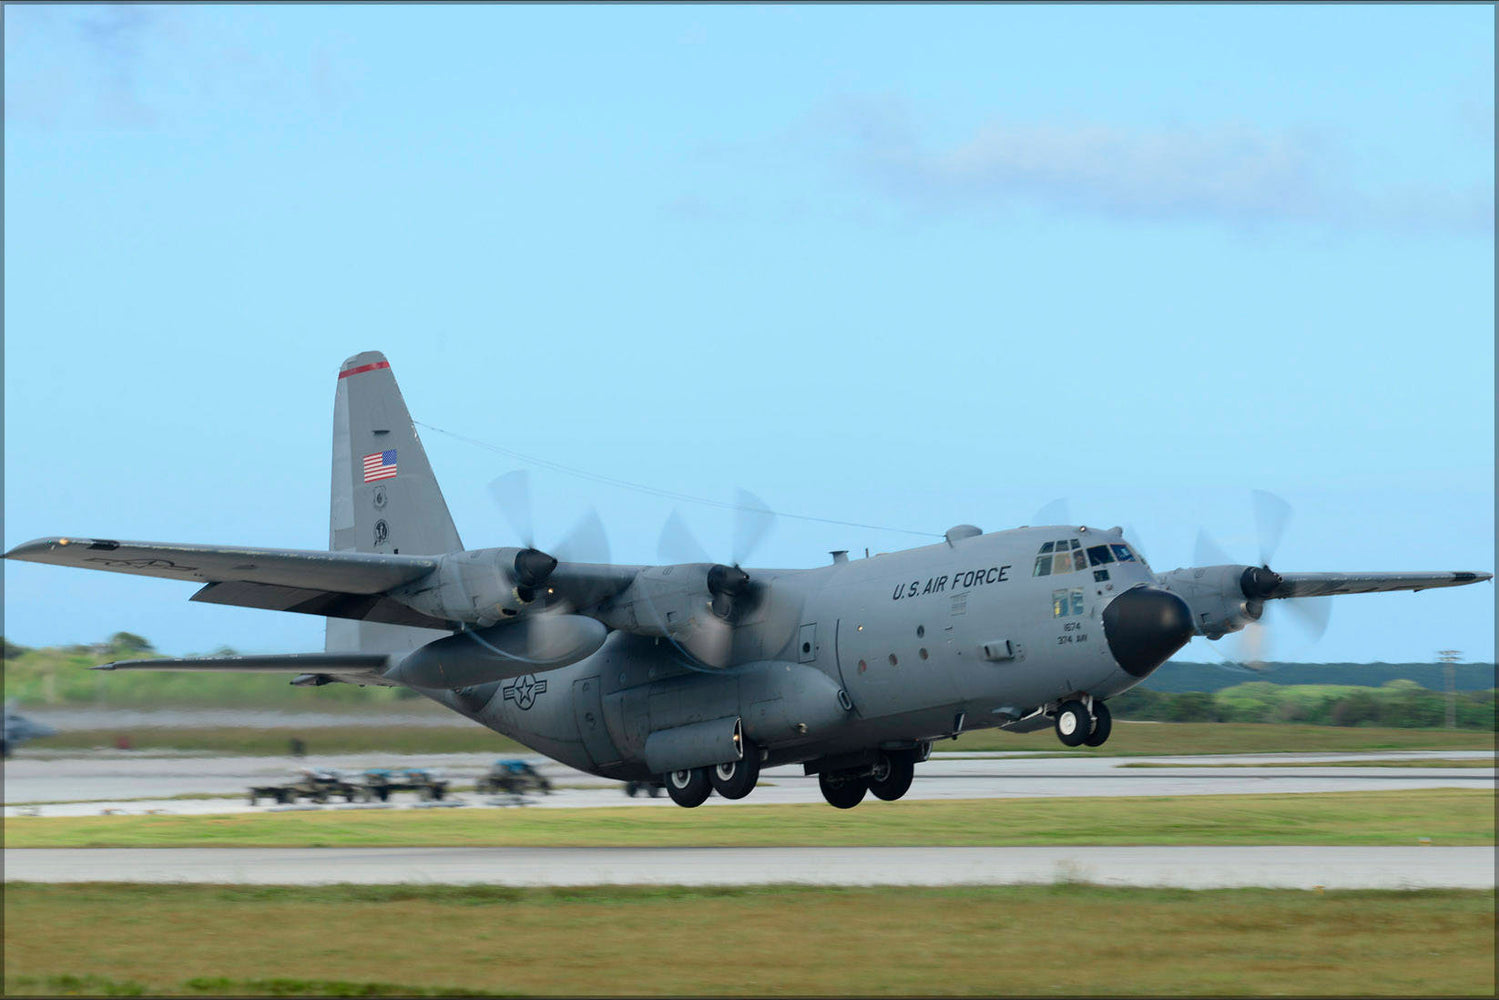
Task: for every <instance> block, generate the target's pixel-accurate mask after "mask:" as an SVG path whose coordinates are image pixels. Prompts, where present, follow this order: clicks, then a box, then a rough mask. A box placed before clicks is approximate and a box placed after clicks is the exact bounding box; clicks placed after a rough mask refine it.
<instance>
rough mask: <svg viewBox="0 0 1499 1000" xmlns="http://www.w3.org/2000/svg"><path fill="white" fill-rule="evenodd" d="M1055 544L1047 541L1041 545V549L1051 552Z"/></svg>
mask: <svg viewBox="0 0 1499 1000" xmlns="http://www.w3.org/2000/svg"><path fill="white" fill-rule="evenodd" d="M1053 544H1054V543H1053V542H1047V543H1046V544H1045V545H1043V546H1041V551H1042V552H1050V551H1051V547H1052V545H1053Z"/></svg>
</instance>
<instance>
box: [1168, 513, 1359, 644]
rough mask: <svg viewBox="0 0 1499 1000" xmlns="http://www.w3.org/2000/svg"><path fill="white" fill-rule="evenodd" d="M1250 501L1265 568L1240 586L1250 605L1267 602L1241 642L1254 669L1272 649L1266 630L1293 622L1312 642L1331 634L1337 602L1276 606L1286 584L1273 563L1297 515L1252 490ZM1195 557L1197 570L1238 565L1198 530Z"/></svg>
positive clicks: (1301, 600) (1251, 572) (1302, 600)
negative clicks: (1330, 623)
mask: <svg viewBox="0 0 1499 1000" xmlns="http://www.w3.org/2000/svg"><path fill="white" fill-rule="evenodd" d="M1250 502H1251V504H1252V506H1253V508H1254V522H1255V535H1256V537H1257V539H1258V542H1259V553H1260V565H1259V566H1252V567H1250V568H1249V569H1246V570H1245V571H1244V575H1243V576H1242V577H1241V578H1240V581H1239V585H1240V589H1242V590H1243V591H1244V596H1245V597H1246V598H1248V599H1249V600H1250V601H1251V602H1253V601H1260V602H1263V607H1264V611H1263V614H1262V616H1261V618H1260V619H1259V620H1258V621H1253V622H1250V623H1249V624H1248V625H1246V626H1244V629H1243V631H1242V633H1241V636H1242V638H1241V639H1240V640H1239V646H1240V649H1241V650H1242V652H1243V654H1244V655H1243V657H1241V658H1240V662H1242V663H1243V664H1244V665H1246V666H1248V667H1249V668H1250V669H1252V670H1262V669H1264V656H1265V650H1266V647H1267V645H1268V636H1269V632H1268V631H1267V626H1274V627H1275V628H1276V629H1279V627H1280V623H1281V622H1283V621H1290V622H1291V623H1292V624H1293V625H1294V626H1295V627H1296V628H1297V629H1298V630H1299V631H1301V632H1302V634H1303V636H1304V638H1305V640H1306V641H1307V642H1308V643H1314V642H1316V641H1317V640H1318V639H1320V638H1322V635H1323V633H1325V632H1326V631H1327V623H1328V621H1329V619H1330V618H1331V616H1332V598H1330V597H1298V598H1287V599H1282V600H1276V601H1274V602H1273V603H1271V602H1270V601H1269V598H1270V596H1271V595H1272V594H1273V593H1274V592H1275V589H1276V588H1277V587H1278V586H1280V583H1281V577H1280V574H1278V573H1276V572H1275V571H1274V570H1272V569H1271V568H1270V562H1271V560H1272V559H1274V557H1275V553H1276V551H1277V550H1278V549H1279V548H1280V543H1281V541H1282V540H1283V539H1284V538H1285V534H1286V528H1287V527H1289V525H1290V523H1291V518H1292V516H1293V514H1294V513H1295V511H1294V509H1293V508H1292V507H1291V505H1290V504H1289V503H1287V502H1286V501H1285V500H1283V499H1281V498H1280V497H1278V496H1276V495H1275V494H1274V493H1268V492H1266V491H1265V490H1253V491H1251V493H1250ZM1192 559H1193V562H1194V564H1195V565H1198V566H1221V565H1225V564H1232V563H1236V562H1238V560H1236V559H1234V558H1233V557H1232V556H1230V555H1229V554H1228V553H1227V552H1226V551H1225V550H1224V549H1223V547H1222V546H1221V545H1219V544H1218V543H1217V541H1215V540H1214V539H1213V537H1212V536H1211V535H1209V534H1208V533H1207V532H1206V531H1204V530H1199V531H1198V532H1197V541H1196V544H1195V545H1194V546H1193V550H1192ZM1266 616H1268V620H1267V617H1266Z"/></svg>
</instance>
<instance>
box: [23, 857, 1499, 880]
mask: <svg viewBox="0 0 1499 1000" xmlns="http://www.w3.org/2000/svg"><path fill="white" fill-rule="evenodd" d="M5 878H6V880H7V881H23V882H150V883H204V884H231V883H232V884H247V885H327V884H335V883H356V884H367V885H368V884H379V885H388V884H398V883H420V884H440V885H465V884H480V885H502V886H576V885H759V884H805V885H843V886H852V885H924V886H942V885H1014V884H1025V883H1042V884H1053V883H1058V882H1088V883H1094V884H1098V885H1117V886H1164V887H1172V888H1182V889H1226V888H1237V887H1244V886H1259V887H1269V888H1288V889H1316V888H1325V889H1432V888H1463V889H1484V888H1490V889H1491V888H1493V887H1494V849H1493V848H1492V847H1487V846H1484V847H837V848H831V847H822V848H819V847H753V848H697V847H688V848H680V847H673V848H634V847H630V848H625V847H552V848H547V847H541V848H535V847H503V848H484V847H466V848H174V849H164V848H69V849H52V848H30V849H7V850H6V851H5Z"/></svg>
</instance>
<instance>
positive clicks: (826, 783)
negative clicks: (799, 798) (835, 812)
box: [817, 771, 869, 809]
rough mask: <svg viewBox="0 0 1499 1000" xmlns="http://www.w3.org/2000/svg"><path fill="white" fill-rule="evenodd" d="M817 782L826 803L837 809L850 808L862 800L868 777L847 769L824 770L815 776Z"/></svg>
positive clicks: (867, 789)
mask: <svg viewBox="0 0 1499 1000" xmlns="http://www.w3.org/2000/svg"><path fill="white" fill-rule="evenodd" d="M817 784H818V785H819V786H820V787H821V788H822V797H823V798H825V799H827V800H828V805H830V806H833V807H835V808H837V809H852V808H853V807H854V806H856V805H858V804H859V803H860V802H863V801H864V793H865V792H867V791H869V781H868V779H866V778H861V777H858V776H857V775H854V774H850V773H849V772H847V771H824V772H822V773H821V774H819V775H818V776H817Z"/></svg>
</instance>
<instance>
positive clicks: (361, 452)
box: [326, 351, 463, 653]
mask: <svg viewBox="0 0 1499 1000" xmlns="http://www.w3.org/2000/svg"><path fill="white" fill-rule="evenodd" d="M328 548H329V549H331V550H332V551H334V552H383V553H393V554H396V555H413V556H415V555H440V554H442V553H444V552H459V551H461V550H462V549H463V543H462V542H461V541H459V539H458V530H457V529H456V528H455V527H454V526H453V517H452V515H451V514H449V513H448V505H447V501H445V500H443V498H442V491H441V490H440V489H438V487H437V479H436V477H434V476H433V475H432V466H431V465H430V464H428V462H427V452H426V450H425V449H423V448H422V442H421V440H420V439H419V438H418V437H417V434H416V427H415V426H413V425H412V423H411V414H410V413H408V412H407V410H406V402H405V400H403V399H402V398H401V390H400V389H399V388H398V387H397V386H396V378H395V375H394V374H393V373H392V372H391V368H390V362H388V361H386V360H385V355H383V354H381V353H380V352H379V351H365V352H364V353H363V354H356V355H354V356H353V357H352V358H350V359H349V360H347V361H345V362H344V363H343V367H341V368H340V369H339V371H338V389H337V392H336V394H335V395H334V403H333V502H332V508H331V514H330V517H329V526H328ZM446 634H447V633H445V632H436V631H432V630H430V629H422V628H409V627H406V626H400V625H382V624H377V623H372V622H359V621H349V620H346V619H340V618H330V619H328V631H327V641H326V649H327V650H328V651H329V652H361V653H394V652H402V651H405V650H410V649H415V648H416V647H418V646H421V645H424V644H425V643H428V642H431V641H432V640H433V639H437V638H441V637H442V636H444V635H446Z"/></svg>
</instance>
